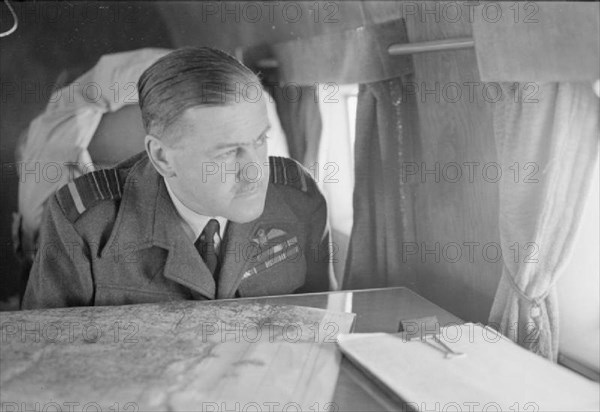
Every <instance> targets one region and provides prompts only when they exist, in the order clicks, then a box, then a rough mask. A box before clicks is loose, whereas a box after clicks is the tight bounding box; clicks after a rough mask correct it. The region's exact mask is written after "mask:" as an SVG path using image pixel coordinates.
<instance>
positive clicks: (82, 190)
mask: <svg viewBox="0 0 600 412" xmlns="http://www.w3.org/2000/svg"><path fill="white" fill-rule="evenodd" d="M122 190H123V188H122V183H121V182H120V181H119V174H118V171H117V169H101V170H97V171H95V172H91V173H87V174H85V175H83V176H80V177H78V178H77V179H75V180H73V181H72V182H69V183H68V184H67V185H65V186H63V187H62V188H60V189H59V190H58V192H56V197H57V200H58V203H59V204H60V207H61V208H62V209H63V212H64V213H65V215H66V217H67V219H69V220H70V221H71V222H75V220H77V218H79V216H81V215H82V214H83V213H84V212H85V211H86V210H87V209H89V208H90V207H92V206H93V205H94V204H96V203H98V202H100V201H102V200H112V199H120V198H121V195H122Z"/></svg>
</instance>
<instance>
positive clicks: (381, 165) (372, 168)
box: [343, 77, 417, 289]
mask: <svg viewBox="0 0 600 412" xmlns="http://www.w3.org/2000/svg"><path fill="white" fill-rule="evenodd" d="M402 85H403V82H402V79H401V78H400V77H398V78H394V79H391V80H384V81H380V82H375V83H369V84H361V85H360V87H359V95H358V107H357V119H356V141H355V156H354V158H355V187H354V200H353V206H354V225H353V227H352V234H351V238H350V239H351V240H350V247H349V251H348V258H347V261H346V262H347V263H346V271H345V276H344V285H343V288H344V289H360V288H370V287H384V286H391V285H398V286H399V285H403V286H413V287H414V284H415V279H414V278H412V276H413V274H412V272H410V271H406V270H403V268H405V266H406V265H404V264H403V263H404V262H403V261H402V254H401V253H400V251H401V249H402V242H404V241H413V240H414V237H415V236H414V219H413V210H412V205H413V200H412V190H411V189H410V187H409V185H408V183H407V182H403V180H402V179H401V165H402V163H403V162H404V161H407V160H411V159H412V153H413V150H414V149H413V141H414V140H416V139H417V134H416V133H415V131H414V130H413V129H412V127H411V119H415V120H414V121H416V116H412V115H411V114H415V112H416V109H415V107H416V104H415V102H414V101H412V99H411V100H408V99H405V96H403V86H402Z"/></svg>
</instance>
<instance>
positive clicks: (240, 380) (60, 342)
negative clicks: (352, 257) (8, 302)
mask: <svg viewBox="0 0 600 412" xmlns="http://www.w3.org/2000/svg"><path fill="white" fill-rule="evenodd" d="M354 317H355V315H354V314H352V313H338V312H332V311H326V310H322V309H315V308H308V307H300V306H274V305H267V304H259V303H252V302H241V301H227V302H210V303H201V302H194V301H181V302H169V303H163V304H144V305H129V306H114V307H90V308H87V307H86V308H64V309H51V310H39V311H37V310H36V311H22V312H4V313H3V314H2V315H1V318H0V325H1V343H0V410H2V411H10V410H14V411H17V410H18V411H21V410H48V411H55V410H62V411H76V410H87V411H113V412H115V411H171V410H175V411H225V410H239V411H242V410H248V411H253V410H268V411H274V410H288V411H295V410H312V411H317V410H335V409H336V408H335V405H333V404H331V403H330V402H331V399H332V396H333V392H334V389H335V385H336V381H337V376H338V372H339V365H340V360H341V354H340V353H339V351H338V349H337V348H336V343H335V342H336V338H337V335H338V334H339V333H348V332H350V330H351V328H352V325H353V322H354ZM36 408H37V409H36Z"/></svg>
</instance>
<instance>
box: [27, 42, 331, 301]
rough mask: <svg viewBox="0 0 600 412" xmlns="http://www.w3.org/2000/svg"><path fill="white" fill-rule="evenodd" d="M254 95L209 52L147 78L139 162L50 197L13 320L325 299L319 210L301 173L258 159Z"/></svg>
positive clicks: (231, 64) (252, 81) (260, 135)
mask: <svg viewBox="0 0 600 412" xmlns="http://www.w3.org/2000/svg"><path fill="white" fill-rule="evenodd" d="M259 84H260V83H259V80H258V78H257V77H256V76H255V75H254V73H252V71H251V70H249V69H248V68H247V67H245V66H244V65H242V64H241V63H240V62H238V61H237V60H236V59H234V58H233V57H231V56H229V55H227V54H226V53H223V52H221V51H219V50H215V49H211V48H205V47H203V48H184V49H179V50H176V51H174V52H172V53H170V54H168V55H166V56H165V57H163V58H161V59H159V60H158V61H157V62H156V63H154V64H153V65H152V66H150V67H149V68H148V69H147V70H146V71H145V72H144V73H143V74H142V76H141V77H140V80H139V82H138V93H139V104H140V108H141V111H142V117H143V123H144V128H145V130H146V132H147V136H146V138H145V148H146V150H145V152H142V153H140V154H138V155H136V156H134V157H133V158H131V159H129V160H127V161H125V162H123V163H121V164H120V165H118V166H117V167H116V168H114V169H106V170H99V171H95V172H92V173H88V174H86V175H84V176H82V177H79V178H77V179H75V180H74V181H73V182H71V183H69V184H67V185H66V186H63V187H62V188H61V189H59V190H58V191H57V192H56V193H55V194H54V195H53V196H51V197H50V199H49V201H48V206H47V207H46V211H45V216H44V219H43V223H42V227H41V231H40V241H39V248H38V251H37V254H36V259H35V262H34V264H33V267H32V270H31V273H30V278H29V282H28V284H27V288H26V291H25V296H24V298H23V302H22V307H23V308H24V309H34V308H48V307H62V306H86V305H122V304H131V303H146V302H158V301H166V300H174V299H225V298H233V297H240V296H241V297H244V296H265V295H280V294H287V293H294V292H313V291H323V290H328V289H329V288H330V287H331V285H332V283H331V282H333V276H332V274H331V265H330V259H329V257H330V256H329V247H328V245H329V234H328V228H327V207H326V203H325V199H324V198H323V196H322V194H321V193H320V192H319V189H318V188H317V185H316V183H315V182H314V181H313V180H312V178H311V177H310V175H309V174H308V173H307V172H306V170H305V169H304V168H303V167H302V166H300V165H299V164H298V163H296V162H295V161H293V160H291V159H286V158H281V157H271V158H268V157H267V154H266V153H267V151H266V147H267V143H266V139H267V133H268V129H269V121H268V117H267V112H266V106H265V102H264V96H263V94H262V93H261V91H262V89H261V88H260V86H259Z"/></svg>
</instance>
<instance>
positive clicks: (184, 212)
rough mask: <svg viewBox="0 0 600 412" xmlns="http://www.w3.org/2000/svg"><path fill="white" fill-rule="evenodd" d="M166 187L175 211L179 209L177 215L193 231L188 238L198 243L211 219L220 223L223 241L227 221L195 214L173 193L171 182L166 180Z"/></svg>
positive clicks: (218, 217)
mask: <svg viewBox="0 0 600 412" xmlns="http://www.w3.org/2000/svg"><path fill="white" fill-rule="evenodd" d="M164 181H165V186H166V187H167V192H169V196H170V197H171V201H173V205H174V206H175V209H177V213H179V216H181V218H182V219H183V221H184V222H185V223H187V226H188V227H189V229H190V230H191V231H190V232H189V233H188V236H190V237H191V239H192V241H196V239H198V236H200V233H202V231H203V230H204V227H205V226H206V224H207V223H208V221H209V220H210V219H216V220H217V221H218V222H219V236H220V237H221V239H223V234H224V233H225V226H226V225H227V219H225V218H224V217H220V216H214V217H211V216H204V215H201V214H198V213H196V212H194V211H193V210H192V209H190V208H189V207H187V206H186V205H184V204H183V203H182V202H181V200H179V198H177V196H176V195H175V194H174V193H173V191H172V190H171V186H169V182H167V179H164Z"/></svg>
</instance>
